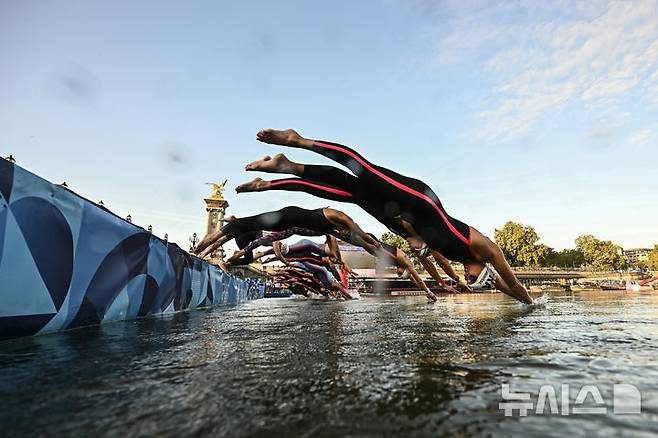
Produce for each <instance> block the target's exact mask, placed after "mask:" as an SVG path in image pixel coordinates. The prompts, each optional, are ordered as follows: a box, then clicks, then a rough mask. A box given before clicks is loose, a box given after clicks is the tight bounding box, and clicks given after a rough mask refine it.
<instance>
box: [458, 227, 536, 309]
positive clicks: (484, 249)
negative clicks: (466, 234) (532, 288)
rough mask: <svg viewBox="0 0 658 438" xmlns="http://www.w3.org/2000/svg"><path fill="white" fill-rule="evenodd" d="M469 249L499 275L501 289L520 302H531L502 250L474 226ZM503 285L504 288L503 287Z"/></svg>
mask: <svg viewBox="0 0 658 438" xmlns="http://www.w3.org/2000/svg"><path fill="white" fill-rule="evenodd" d="M471 249H472V251H473V254H474V255H475V256H477V257H478V258H479V259H480V260H478V261H480V262H482V263H491V264H492V265H493V267H494V269H496V271H497V272H498V275H500V277H501V279H502V282H501V283H500V286H501V289H500V290H501V291H502V292H504V293H506V294H507V295H509V296H511V297H512V298H516V299H517V300H519V301H521V302H522V303H526V304H532V297H531V296H530V294H529V293H528V290H527V289H526V288H525V287H523V285H522V284H521V283H520V282H519V280H518V279H517V278H516V275H514V272H513V271H512V268H511V267H510V265H509V263H507V260H506V259H505V255H504V254H503V251H502V250H501V249H500V248H499V247H498V245H496V244H495V243H493V242H492V241H491V240H489V239H488V238H487V237H486V236H484V235H483V234H482V233H480V232H479V231H477V230H476V229H475V228H471ZM497 286H498V283H497ZM503 287H504V288H503Z"/></svg>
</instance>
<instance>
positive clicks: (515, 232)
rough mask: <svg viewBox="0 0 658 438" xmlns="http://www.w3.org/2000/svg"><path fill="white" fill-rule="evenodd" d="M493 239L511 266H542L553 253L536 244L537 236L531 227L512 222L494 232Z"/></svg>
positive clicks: (544, 246)
mask: <svg viewBox="0 0 658 438" xmlns="http://www.w3.org/2000/svg"><path fill="white" fill-rule="evenodd" d="M494 239H495V241H496V244H497V245H498V246H499V247H500V249H501V250H502V251H503V253H504V254H505V257H506V258H507V260H508V261H509V263H510V264H511V265H512V266H542V265H543V264H544V263H545V261H546V260H547V259H548V258H549V256H550V254H551V252H552V251H553V250H552V249H551V248H549V247H548V246H546V245H543V244H537V242H538V241H539V236H538V235H537V232H536V231H535V229H534V228H533V227H531V226H528V225H522V224H517V223H515V222H512V221H508V222H506V223H505V225H503V228H502V229H500V230H498V229H497V230H495V231H494Z"/></svg>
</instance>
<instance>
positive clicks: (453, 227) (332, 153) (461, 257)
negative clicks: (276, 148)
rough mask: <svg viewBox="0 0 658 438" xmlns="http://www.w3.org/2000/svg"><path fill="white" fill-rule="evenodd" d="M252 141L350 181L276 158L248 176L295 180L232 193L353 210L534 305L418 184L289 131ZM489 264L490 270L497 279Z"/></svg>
mask: <svg viewBox="0 0 658 438" xmlns="http://www.w3.org/2000/svg"><path fill="white" fill-rule="evenodd" d="M256 138H257V139H258V140H259V141H262V142H264V143H270V144H277V145H282V146H289V147H294V148H301V149H306V150H310V151H313V152H316V153H319V154H321V155H323V156H325V157H327V158H329V159H332V160H334V161H336V162H338V163H340V164H342V165H344V166H346V167H347V168H348V169H349V170H350V171H351V172H352V173H353V175H350V174H348V173H347V172H344V171H342V170H340V169H337V168H335V167H332V166H316V165H306V164H300V163H295V162H292V161H290V160H288V159H287V158H286V157H285V156H284V155H282V154H277V155H275V156H274V157H269V156H268V157H265V158H264V159H262V160H259V161H256V162H254V163H251V164H249V165H247V167H246V170H249V171H263V172H269V173H284V174H292V175H295V176H297V177H298V178H287V179H281V180H276V181H264V180H262V179H260V178H256V179H254V180H253V181H251V182H249V183H246V184H242V185H241V186H238V187H237V188H236V191H238V192H250V191H265V190H293V191H303V192H306V193H310V194H312V195H315V196H319V197H322V198H325V199H331V200H335V201H340V202H350V203H354V204H357V205H359V206H360V207H361V208H363V209H364V210H365V211H366V212H368V213H369V214H371V215H372V216H373V217H375V218H376V219H377V220H379V221H380V222H381V223H382V224H384V225H385V226H387V227H388V228H389V229H390V230H391V231H393V232H395V233H396V234H399V235H401V236H403V237H405V238H407V239H408V240H410V238H415V239H416V243H417V244H416V245H415V247H416V248H418V249H422V246H423V245H427V247H428V250H429V252H431V254H432V255H433V256H434V257H435V259H437V258H440V257H441V256H443V257H444V258H447V259H449V260H453V261H457V262H461V263H464V264H465V265H466V266H467V269H468V274H467V275H468V276H469V277H470V278H471V280H473V279H474V278H475V281H474V282H476V281H477V278H478V277H480V274H482V276H483V277H486V278H482V281H483V282H485V283H486V282H493V281H495V283H496V285H497V287H498V288H499V289H500V290H501V291H503V292H504V293H506V294H508V295H510V296H511V297H513V298H515V299H517V300H519V301H522V302H525V303H532V298H531V297H530V295H529V294H528V291H527V290H526V289H525V287H524V286H523V285H522V284H521V283H520V282H519V281H518V279H517V278H516V276H515V275H514V273H513V271H512V269H511V268H510V266H509V264H508V263H507V260H506V259H505V256H504V255H503V252H502V251H501V250H500V248H499V247H498V246H497V245H496V244H495V243H493V242H492V241H491V240H490V239H488V238H487V237H486V236H484V235H483V234H481V233H480V232H479V231H477V230H476V229H475V228H473V227H471V226H469V225H467V224H465V223H464V222H461V221H459V220H457V219H455V218H453V217H451V216H449V215H448V213H447V212H446V211H445V209H444V208H443V205H442V204H441V201H440V200H439V198H438V197H437V196H436V194H435V193H434V191H433V190H432V189H431V188H430V187H429V186H427V185H426V184H425V183H423V182H422V181H420V180H417V179H414V178H410V177H407V176H404V175H400V174H398V173H396V172H393V171H391V170H389V169H386V168H384V167H381V166H377V165H375V164H373V163H370V162H369V161H367V160H366V159H365V158H364V157H363V156H361V155H360V154H359V153H358V152H356V151H354V150H353V149H351V148H349V147H347V146H343V145H340V144H337V143H331V142H326V141H316V140H312V139H308V138H304V137H302V136H300V135H299V134H298V133H297V132H296V131H294V130H292V129H288V130H285V131H278V130H273V129H265V130H262V131H260V132H258V134H257V137H256ZM410 243H411V242H410ZM437 262H438V260H437ZM487 263H490V264H491V265H493V267H494V268H495V270H496V271H497V273H498V275H496V273H495V272H494V271H493V270H492V269H491V268H489V267H488V266H487V265H486V264H487ZM483 272H484V274H483ZM453 273H454V271H453ZM476 273H477V277H476ZM455 276H456V274H455ZM453 278H454V277H453ZM457 279H459V277H457ZM459 282H460V283H461V280H460V279H459Z"/></svg>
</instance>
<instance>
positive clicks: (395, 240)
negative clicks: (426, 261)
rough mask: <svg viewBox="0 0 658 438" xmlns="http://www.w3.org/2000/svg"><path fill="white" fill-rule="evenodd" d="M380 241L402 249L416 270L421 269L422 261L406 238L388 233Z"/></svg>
mask: <svg viewBox="0 0 658 438" xmlns="http://www.w3.org/2000/svg"><path fill="white" fill-rule="evenodd" d="M379 240H381V241H382V242H384V243H386V244H388V245H393V246H396V247H398V248H400V249H401V250H402V251H404V252H405V254H407V255H408V256H409V258H410V259H411V262H412V263H413V264H414V266H415V267H416V269H419V268H420V267H421V266H422V265H421V263H420V260H418V256H417V255H416V253H415V252H414V251H413V249H412V248H411V245H409V242H407V240H406V239H405V238H404V237H400V236H398V235H397V234H394V233H391V232H388V231H387V232H385V233H384V234H382V237H381V238H380V239H379Z"/></svg>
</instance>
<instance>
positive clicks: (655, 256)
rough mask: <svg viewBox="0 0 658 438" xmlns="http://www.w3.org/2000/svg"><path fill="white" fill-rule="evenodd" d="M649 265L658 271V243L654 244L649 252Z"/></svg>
mask: <svg viewBox="0 0 658 438" xmlns="http://www.w3.org/2000/svg"><path fill="white" fill-rule="evenodd" d="M647 266H648V267H649V269H651V270H652V271H658V245H654V246H653V250H652V251H651V252H650V253H649V258H648V259H647Z"/></svg>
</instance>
